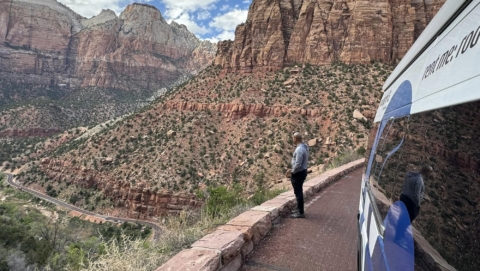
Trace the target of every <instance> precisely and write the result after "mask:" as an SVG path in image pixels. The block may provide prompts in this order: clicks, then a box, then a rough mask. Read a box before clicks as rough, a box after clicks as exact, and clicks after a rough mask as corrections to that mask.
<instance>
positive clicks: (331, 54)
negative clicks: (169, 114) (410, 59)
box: [215, 0, 445, 72]
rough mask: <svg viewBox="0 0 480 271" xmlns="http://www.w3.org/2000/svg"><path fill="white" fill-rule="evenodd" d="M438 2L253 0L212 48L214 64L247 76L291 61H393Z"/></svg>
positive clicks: (410, 40) (409, 44) (429, 18)
mask: <svg viewBox="0 0 480 271" xmlns="http://www.w3.org/2000/svg"><path fill="white" fill-rule="evenodd" d="M444 2H445V1H444V0H435V1H410V0H376V1H357V0H349V1H340V0H334V1H327V0H311V1H306V0H271V1H259V0H257V1H253V3H252V5H251V6H250V10H249V14H248V19H247V22H246V23H245V24H242V25H239V26H238V27H237V29H236V32H235V40H234V41H233V42H232V41H223V42H220V43H219V44H218V52H217V56H216V59H215V64H216V65H221V66H222V67H223V68H224V69H226V70H241V71H246V72H251V71H253V70H267V71H268V70H277V69H279V68H281V67H283V66H285V65H288V64H292V63H310V64H317V65H323V64H330V63H332V62H337V61H339V62H344V63H348V64H354V63H369V62H370V61H383V62H386V63H393V62H394V61H396V60H398V59H400V58H402V57H403V56H404V55H405V53H406V52H407V51H408V49H409V48H410V47H411V45H412V44H413V42H414V41H415V39H416V38H417V37H418V36H419V35H420V33H421V32H422V31H423V29H425V27H426V25H427V24H428V22H430V20H431V19H432V18H433V16H434V15H435V13H436V12H437V11H438V10H439V9H440V7H441V6H442V4H443V3H444Z"/></svg>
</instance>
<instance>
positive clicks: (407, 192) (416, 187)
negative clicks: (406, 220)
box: [400, 165, 433, 222]
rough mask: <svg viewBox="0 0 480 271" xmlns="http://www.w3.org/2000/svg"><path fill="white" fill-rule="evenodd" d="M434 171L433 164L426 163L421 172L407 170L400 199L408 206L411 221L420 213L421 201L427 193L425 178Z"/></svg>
mask: <svg viewBox="0 0 480 271" xmlns="http://www.w3.org/2000/svg"><path fill="white" fill-rule="evenodd" d="M432 171H433V168H432V167H431V166H428V165H425V166H423V167H422V169H421V170H420V172H407V174H406V175H405V179H404V181H403V189H402V194H401V195H400V200H401V201H402V202H403V203H404V204H405V207H407V211H408V215H409V217H410V222H413V220H414V219H415V218H416V217H417V216H418V214H419V213H420V203H421V202H422V200H423V196H424V194H425V183H424V181H423V180H424V179H427V178H428V175H429V174H430V173H431V172H432Z"/></svg>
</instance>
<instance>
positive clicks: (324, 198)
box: [242, 169, 363, 271]
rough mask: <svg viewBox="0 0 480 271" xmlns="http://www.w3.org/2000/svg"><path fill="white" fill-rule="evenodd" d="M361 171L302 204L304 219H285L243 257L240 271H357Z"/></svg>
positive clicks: (344, 178)
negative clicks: (243, 260)
mask: <svg viewBox="0 0 480 271" xmlns="http://www.w3.org/2000/svg"><path fill="white" fill-rule="evenodd" d="M362 172H363V171H362V169H357V170H355V171H353V172H351V173H350V174H348V175H347V176H344V177H343V178H342V179H340V180H338V181H337V182H335V183H333V184H332V185H330V186H329V187H327V188H326V189H324V190H323V191H320V192H319V193H318V194H316V195H313V196H312V197H311V198H310V200H309V201H307V202H306V209H305V214H306V216H307V218H306V219H291V218H285V219H283V220H282V221H281V222H280V225H278V226H277V227H276V228H275V229H274V230H273V231H272V233H271V234H270V235H269V236H267V237H266V238H265V239H264V240H263V241H262V242H260V244H259V245H258V246H257V247H256V248H255V250H254V251H253V252H252V253H251V254H250V255H249V256H248V257H247V261H246V264H245V265H244V267H243V269H242V270H244V271H271V270H277V271H309V270H312V271H350V270H352V271H353V270H357V235H358V233H357V213H358V211H357V210H358V202H359V195H360V183H361V178H362Z"/></svg>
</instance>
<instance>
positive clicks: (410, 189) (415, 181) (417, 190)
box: [402, 172, 425, 206]
mask: <svg viewBox="0 0 480 271" xmlns="http://www.w3.org/2000/svg"><path fill="white" fill-rule="evenodd" d="M402 194H404V195H405V196H407V197H409V198H410V199H411V200H412V201H413V203H415V205H417V206H420V203H421V202H422V200H423V196H424V194H425V184H424V183H423V178H422V174H420V173H417V172H407V174H406V175H405V180H404V182H403V189H402Z"/></svg>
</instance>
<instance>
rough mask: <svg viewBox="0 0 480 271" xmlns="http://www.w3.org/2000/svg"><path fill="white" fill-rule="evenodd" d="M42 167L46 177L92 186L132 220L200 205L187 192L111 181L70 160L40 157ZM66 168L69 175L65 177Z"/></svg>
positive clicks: (86, 186) (57, 180)
mask: <svg viewBox="0 0 480 271" xmlns="http://www.w3.org/2000/svg"><path fill="white" fill-rule="evenodd" d="M41 162H42V168H43V170H44V171H45V172H46V174H47V175H48V177H49V178H51V179H52V180H53V181H56V182H60V181H61V182H65V183H68V184H75V185H78V186H81V187H85V188H90V189H91V188H95V189H97V190H99V191H101V192H102V194H103V195H104V196H105V197H107V198H110V199H111V200H112V201H113V202H114V205H115V207H116V208H119V209H122V210H123V211H124V212H125V215H126V216H128V217H131V218H135V219H149V218H151V217H157V216H162V215H171V214H178V213H179V212H180V211H182V210H184V209H188V208H195V207H199V206H201V204H202V202H201V201H199V200H197V199H196V197H195V195H192V194H187V193H178V194H173V193H171V192H168V191H162V190H154V189H151V188H150V187H149V185H148V184H146V183H144V182H137V183H133V184H132V183H131V182H129V181H122V180H114V179H111V178H109V177H107V176H104V175H102V174H101V173H98V172H95V171H93V170H91V169H87V168H85V167H78V166H74V165H72V164H71V163H70V162H63V161H58V160H51V159H49V158H44V159H42V161H41ZM67 171H68V173H70V174H69V176H70V177H66V175H65V173H66V172H67ZM73 176H75V177H73Z"/></svg>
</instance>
